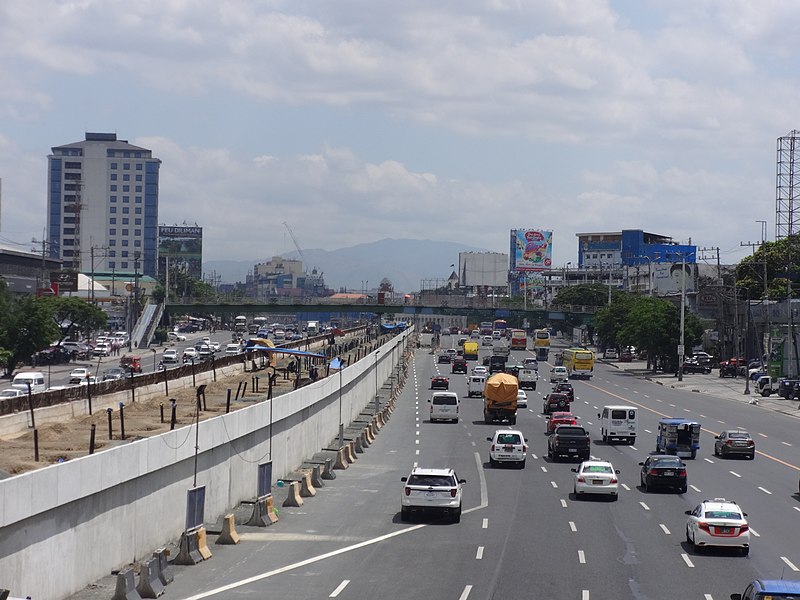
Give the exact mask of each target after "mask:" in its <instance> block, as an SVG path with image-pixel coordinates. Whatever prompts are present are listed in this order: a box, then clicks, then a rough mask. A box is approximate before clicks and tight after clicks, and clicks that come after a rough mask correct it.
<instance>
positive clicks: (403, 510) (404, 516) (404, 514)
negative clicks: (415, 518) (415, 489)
mask: <svg viewBox="0 0 800 600" xmlns="http://www.w3.org/2000/svg"><path fill="white" fill-rule="evenodd" d="M410 517H411V511H409V510H408V508H407V507H405V506H401V507H400V520H401V521H408V520H409V518H410Z"/></svg>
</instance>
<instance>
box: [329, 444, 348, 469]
mask: <svg viewBox="0 0 800 600" xmlns="http://www.w3.org/2000/svg"><path fill="white" fill-rule="evenodd" d="M333 468H334V469H349V468H350V463H349V462H347V459H346V458H345V456H344V448H339V449H338V450H337V451H336V462H335V463H334V464H333Z"/></svg>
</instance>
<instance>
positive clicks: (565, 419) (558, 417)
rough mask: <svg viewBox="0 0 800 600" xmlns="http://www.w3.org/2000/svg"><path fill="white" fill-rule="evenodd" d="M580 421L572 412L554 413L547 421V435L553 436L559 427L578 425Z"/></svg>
mask: <svg viewBox="0 0 800 600" xmlns="http://www.w3.org/2000/svg"><path fill="white" fill-rule="evenodd" d="M577 424H578V419H576V418H575V415H573V414H572V413H571V412H554V413H553V414H551V415H550V418H549V419H547V430H546V431H545V433H547V434H551V433H553V432H554V431H555V430H556V427H558V426H559V425H577Z"/></svg>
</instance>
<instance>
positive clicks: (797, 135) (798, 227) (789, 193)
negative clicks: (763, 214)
mask: <svg viewBox="0 0 800 600" xmlns="http://www.w3.org/2000/svg"><path fill="white" fill-rule="evenodd" d="M795 234H800V131H798V130H797V129H793V130H792V131H790V132H789V133H788V134H786V135H785V136H783V137H779V138H778V175H777V182H776V200H775V240H779V239H782V238H785V237H788V236H790V235H795Z"/></svg>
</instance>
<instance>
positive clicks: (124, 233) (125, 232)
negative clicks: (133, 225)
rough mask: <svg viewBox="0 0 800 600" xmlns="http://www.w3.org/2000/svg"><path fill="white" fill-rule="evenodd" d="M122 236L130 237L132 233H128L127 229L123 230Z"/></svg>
mask: <svg viewBox="0 0 800 600" xmlns="http://www.w3.org/2000/svg"><path fill="white" fill-rule="evenodd" d="M122 235H130V233H129V232H128V230H127V229H123V230H122Z"/></svg>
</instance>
